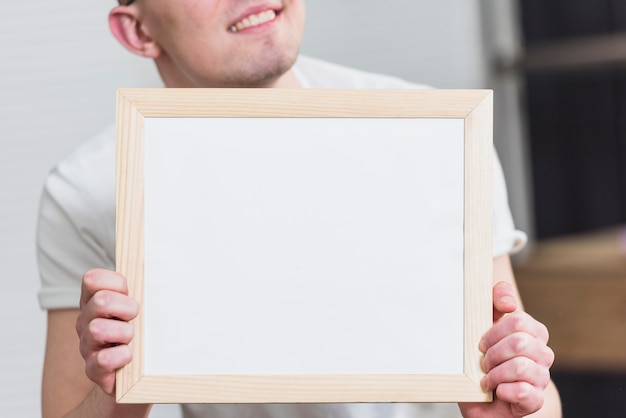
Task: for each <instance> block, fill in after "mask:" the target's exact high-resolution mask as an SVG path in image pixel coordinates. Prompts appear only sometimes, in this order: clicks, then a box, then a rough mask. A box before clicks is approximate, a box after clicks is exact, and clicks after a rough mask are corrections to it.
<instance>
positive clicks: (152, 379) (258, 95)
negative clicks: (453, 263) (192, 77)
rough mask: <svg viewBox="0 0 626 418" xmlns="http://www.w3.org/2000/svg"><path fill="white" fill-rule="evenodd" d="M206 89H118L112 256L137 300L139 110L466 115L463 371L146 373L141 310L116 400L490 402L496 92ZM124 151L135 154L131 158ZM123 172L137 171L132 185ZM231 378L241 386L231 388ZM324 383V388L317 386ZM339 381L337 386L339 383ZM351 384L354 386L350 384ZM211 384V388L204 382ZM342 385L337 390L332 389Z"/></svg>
mask: <svg viewBox="0 0 626 418" xmlns="http://www.w3.org/2000/svg"><path fill="white" fill-rule="evenodd" d="M223 94H228V96H229V100H230V103H232V104H231V105H230V106H228V107H225V106H223V102H222V101H221V100H220V98H221V97H223ZM208 97H209V98H208V99H207V89H120V90H118V92H117V119H118V122H117V141H118V148H117V154H118V159H117V161H118V166H117V170H118V176H117V178H118V184H117V199H118V203H117V207H118V213H117V226H116V234H117V240H116V257H117V265H118V272H120V273H122V274H124V275H125V276H126V277H127V278H128V280H129V292H130V295H131V296H133V297H135V298H136V299H138V301H139V302H140V303H141V302H142V299H143V239H142V237H143V193H142V191H143V180H144V179H143V139H144V133H143V132H144V131H143V129H144V124H143V122H144V118H145V117H207V116H211V117H296V116H297V117H329V118H331V117H332V118H346V117H368V118H371V117H377V118H391V117H393V118H416V117H419V118H462V119H464V120H465V144H464V149H465V151H464V155H465V179H466V183H465V219H469V218H468V217H471V218H472V219H473V222H471V223H467V222H466V223H465V231H464V233H465V248H466V249H467V248H472V251H471V252H469V251H466V252H465V256H464V277H465V283H464V321H465V334H464V339H465V349H464V373H463V374H461V375H454V376H447V375H446V376H442V375H418V376H411V375H406V376H405V375H394V376H380V375H372V376H369V377H368V378H367V379H365V378H364V376H321V377H319V376H236V377H232V376H145V375H144V373H143V347H142V346H141V342H142V338H141V336H142V334H143V320H142V318H143V309H142V313H140V315H139V316H138V317H137V319H136V320H135V321H134V324H135V343H133V344H132V345H131V349H132V353H133V359H134V360H133V361H132V362H131V363H130V364H129V365H128V366H126V367H124V368H122V369H120V370H118V372H117V385H116V399H117V401H118V402H120V403H158V402H163V403H187V402H190V403H195V402H218V403H223V402H241V403H245V402H255V403H256V402H340V401H346V400H345V395H346V393H348V395H349V396H350V401H351V402H389V401H394V402H400V401H406V402H446V401H468V402H469V401H472V402H485V401H490V400H491V399H492V396H491V393H484V392H483V391H482V389H481V388H480V379H481V378H482V377H483V376H484V373H483V372H482V371H481V369H480V364H479V358H480V355H479V354H477V353H478V351H477V347H478V343H479V341H480V338H481V336H482V334H483V333H484V332H485V331H486V330H487V329H488V328H489V326H490V324H491V314H492V313H491V286H492V277H491V276H492V273H491V268H492V266H491V262H490V260H491V254H492V246H491V245H492V244H491V233H489V234H486V233H485V231H489V232H490V231H491V227H492V226H491V216H486V215H485V214H489V215H491V212H492V206H491V185H492V182H491V171H490V170H491V167H492V161H491V157H492V147H493V143H492V125H493V122H492V120H493V116H492V107H493V94H492V92H491V91H490V90H421V91H415V90H323V89H310V90H281V91H279V92H277V91H276V90H273V91H268V90H266V89H242V90H239V89H219V90H216V91H213V92H212V94H211V95H209V96H208ZM255 103H256V104H255ZM258 103H263V105H262V106H259V105H258ZM137 139H139V140H137ZM485 158H487V160H485ZM130 159H132V160H133V164H132V165H131V166H129V164H128V163H129V160H130ZM131 167H132V170H133V171H130V168H131ZM129 178H130V179H133V180H132V181H130V185H132V187H130V188H129V187H128V185H129V181H128V179H129ZM134 189H138V190H139V192H138V193H137V192H136V191H134ZM140 237H141V238H140ZM487 237H488V238H487ZM485 252H486V253H487V254H488V257H486V256H485ZM131 255H132V256H131ZM487 260H488V261H489V262H487ZM142 306H143V304H142ZM185 382H187V384H185ZM235 382H236V383H237V388H238V390H234V389H233V387H234V385H233V384H234V383H235ZM381 382H383V383H384V384H383V385H381ZM268 385H269V387H270V388H271V396H270V395H268V394H267V393H266V392H267V390H266V391H265V392H259V391H258V390H251V388H258V387H263V388H266V389H267V388H268ZM322 385H323V387H326V388H329V389H327V390H325V391H322V390H321V387H322ZM338 385H341V386H338ZM339 387H341V391H338V390H336V389H337V388H339ZM347 387H351V388H354V390H351V391H347V390H346V388H347ZM198 388H200V389H201V390H200V392H198ZM209 388H210V389H211V390H207V389H209ZM220 388H227V389H228V390H230V391H231V392H228V393H226V392H225V391H224V390H223V389H220ZM333 388H335V389H333ZM436 388H439V390H437V389H436ZM207 392H211V393H207ZM339 392H341V393H342V396H338V395H337V394H338V393H339ZM277 393H280V394H281V396H282V397H279V396H277V395H276V394H277Z"/></svg>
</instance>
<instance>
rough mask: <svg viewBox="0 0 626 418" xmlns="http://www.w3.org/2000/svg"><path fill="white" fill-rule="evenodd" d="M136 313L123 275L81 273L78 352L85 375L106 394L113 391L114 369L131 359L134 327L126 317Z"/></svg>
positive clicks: (99, 271) (77, 321) (103, 271)
mask: <svg viewBox="0 0 626 418" xmlns="http://www.w3.org/2000/svg"><path fill="white" fill-rule="evenodd" d="M138 313H139V304H138V303H137V302H136V301H135V300H134V299H132V298H131V297H129V296H128V286H127V283H126V279H125V278H124V277H123V276H121V275H120V274H117V273H115V272H113V271H108V270H100V269H94V270H89V271H88V272H87V273H85V275H84V276H83V284H82V291H81V297H80V314H79V315H78V318H77V320H76V332H77V333H78V338H79V339H80V354H81V355H82V357H83V359H84V360H85V373H86V374H87V377H88V378H89V379H90V380H92V381H93V382H94V383H96V384H97V385H98V386H100V388H101V389H102V390H103V391H104V392H105V393H107V394H109V395H112V394H113V393H114V391H115V370H116V369H118V368H120V367H122V366H124V365H126V364H128V363H129V362H130V360H131V357H132V354H131V350H130V348H129V347H128V344H129V343H130V342H131V340H132V339H133V335H134V328H133V326H132V325H131V324H129V323H128V321H130V320H132V319H134V318H135V317H136V316H137V315H138Z"/></svg>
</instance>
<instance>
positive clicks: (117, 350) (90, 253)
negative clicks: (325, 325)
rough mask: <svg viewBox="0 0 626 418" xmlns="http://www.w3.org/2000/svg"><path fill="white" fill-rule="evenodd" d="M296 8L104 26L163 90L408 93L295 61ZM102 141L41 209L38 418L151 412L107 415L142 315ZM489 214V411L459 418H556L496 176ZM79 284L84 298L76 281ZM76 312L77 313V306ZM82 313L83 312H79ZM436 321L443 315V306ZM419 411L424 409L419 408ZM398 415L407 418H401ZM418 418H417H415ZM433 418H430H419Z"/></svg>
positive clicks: (142, 5) (73, 163)
mask: <svg viewBox="0 0 626 418" xmlns="http://www.w3.org/2000/svg"><path fill="white" fill-rule="evenodd" d="M303 1H304V0H179V1H172V0H134V1H133V0H130V3H126V4H123V5H120V6H117V7H115V8H114V9H113V10H112V11H111V14H110V17H109V22H110V27H111V31H112V33H113V34H114V36H115V37H116V38H117V39H118V40H119V41H120V43H121V44H122V45H123V46H125V47H126V48H127V49H128V50H130V51H131V52H133V53H135V54H138V55H141V56H144V57H147V58H151V59H153V60H154V62H155V64H156V65H157V68H158V70H159V72H160V74H161V77H162V79H163V81H164V83H165V85H166V86H168V87H282V88H299V87H338V88H339V87H343V88H360V87H362V88H378V87H383V88H407V87H413V88H415V87H416V86H414V85H410V84H408V83H405V82H402V81H400V80H397V79H392V78H388V77H383V76H376V75H371V74H366V73H362V72H358V71H354V70H350V69H345V68H340V67H337V66H333V65H331V64H327V63H322V62H319V61H315V60H311V59H307V58H304V57H299V56H298V52H299V46H300V41H301V38H302V33H303V27H304V15H305V12H304V4H303ZM112 137H113V135H112V133H111V131H110V130H109V131H107V132H105V133H103V134H102V135H101V136H99V137H98V138H95V139H94V140H93V141H90V142H88V143H87V144H85V145H84V146H83V147H81V149H79V150H78V151H77V152H76V153H75V154H73V155H72V156H71V157H69V158H68V159H67V160H65V161H64V162H62V163H61V164H59V166H58V167H57V169H56V170H55V171H54V172H53V173H51V175H50V176H49V179H48V180H47V182H46V188H45V191H44V195H43V197H42V203H41V210H40V219H39V230H38V257H39V266H40V272H41V277H42V291H41V292H40V301H41V304H42V306H43V307H44V308H46V309H48V310H49V313H48V338H47V345H46V358H45V365H44V377H43V399H42V406H43V416H44V417H46V418H47V417H59V416H69V417H90V418H96V417H144V416H147V415H148V414H149V411H150V406H149V405H117V404H116V403H115V401H114V398H113V397H112V396H111V394H112V393H113V391H114V387H115V373H114V372H115V369H117V368H119V367H121V366H123V365H124V364H127V363H128V362H129V361H130V351H129V349H128V345H127V344H128V343H129V342H130V341H131V340H132V338H133V328H132V326H131V325H130V324H129V323H128V322H127V321H129V320H131V319H133V318H134V317H135V316H136V315H137V312H138V310H139V307H138V305H137V303H136V302H135V301H134V300H132V299H131V298H129V297H128V296H127V285H126V280H125V279H124V278H123V277H121V276H119V275H117V274H115V273H113V272H112V271H111V270H112V269H113V268H114V255H113V247H114V232H113V228H114V204H115V200H114V190H113V188H114V181H113V180H114V172H113V171H114V168H113V167H114V162H113V161H114V157H113V155H114V154H113V151H112V150H113V145H112V144H113V138H112ZM494 176H495V186H496V187H495V189H496V191H495V194H496V196H495V197H496V199H495V200H496V202H495V207H494V230H495V236H494V238H495V240H494V241H495V248H494V256H495V258H494V277H495V280H496V281H498V282H499V283H498V284H496V285H495V286H494V291H493V293H494V321H495V322H494V326H493V328H492V329H491V330H490V331H489V332H488V333H487V334H486V335H485V336H484V338H483V340H482V342H481V346H480V349H481V351H483V352H484V353H485V356H484V360H483V368H484V369H485V371H486V372H487V375H486V377H485V379H484V381H483V382H482V384H483V386H484V388H485V389H486V390H494V391H495V394H496V400H495V401H494V402H493V403H491V404H461V405H460V406H459V409H460V411H461V413H462V414H463V416H464V417H466V418H478V417H480V418H489V417H498V418H507V417H520V416H525V415H528V414H532V413H536V415H533V416H537V417H551V418H554V417H559V416H560V415H561V413H560V405H559V398H558V394H557V392H556V389H555V388H554V386H553V385H552V384H551V382H550V377H549V367H550V366H551V365H552V362H553V358H554V356H553V353H552V351H551V350H550V349H549V348H548V347H547V345H546V344H547V340H548V333H547V330H546V329H545V327H544V326H543V325H542V324H540V323H538V322H537V321H535V320H534V319H533V318H531V317H530V316H529V315H527V314H525V313H524V312H523V310H522V306H521V302H520V300H519V295H518V294H517V291H516V288H515V281H514V278H513V274H512V271H511V266H510V262H509V257H508V253H509V252H511V251H513V250H514V249H515V247H516V246H519V245H520V243H521V244H523V241H524V237H523V234H521V233H519V232H518V231H515V230H514V229H513V226H512V222H511V220H510V213H509V211H508V206H507V203H506V191H505V187H504V182H503V178H502V174H501V171H500V169H499V166H498V164H496V170H495V171H494ZM90 267H105V268H106V269H92V270H89V271H88V272H87V273H85V274H84V276H83V280H82V290H81V291H80V297H78V292H79V291H78V289H79V288H80V287H81V284H80V283H79V282H78V280H79V279H78V278H79V277H80V276H81V275H82V273H83V272H84V271H85V270H87V269H88V268H90ZM79 301H80V302H79ZM79 303H80V304H79ZM442 309H445V307H442ZM414 408H415V410H417V408H419V407H418V406H415V407H413V406H407V405H397V406H396V405H270V406H262V405H259V406H255V405H252V406H213V407H211V406H201V405H200V406H192V405H188V406H185V413H186V414H187V415H188V416H189V417H202V416H207V417H208V416H214V415H213V414H217V416H219V417H222V416H224V417H231V416H241V415H250V416H254V417H265V416H268V417H269V416H272V417H279V418H283V417H290V418H291V417H298V416H302V417H309V416H310V417H312V416H321V415H324V416H337V417H348V416H354V417H363V416H385V417H386V416H399V414H401V413H402V410H403V409H404V410H409V409H414ZM424 408H426V409H428V408H429V407H428V406H425V407H424ZM406 416H408V415H406ZM422 416H424V415H422ZM429 416H434V415H429Z"/></svg>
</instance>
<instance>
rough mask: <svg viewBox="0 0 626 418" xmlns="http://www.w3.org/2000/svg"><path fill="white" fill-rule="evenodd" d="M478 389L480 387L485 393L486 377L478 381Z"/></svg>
mask: <svg viewBox="0 0 626 418" xmlns="http://www.w3.org/2000/svg"><path fill="white" fill-rule="evenodd" d="M480 387H481V388H482V389H483V390H484V391H487V378H486V377H483V378H482V379H481V380H480Z"/></svg>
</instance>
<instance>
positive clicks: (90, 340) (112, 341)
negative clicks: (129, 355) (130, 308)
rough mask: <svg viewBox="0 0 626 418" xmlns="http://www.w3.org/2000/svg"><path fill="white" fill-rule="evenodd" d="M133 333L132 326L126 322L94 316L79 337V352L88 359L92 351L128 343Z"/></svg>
mask: <svg viewBox="0 0 626 418" xmlns="http://www.w3.org/2000/svg"><path fill="white" fill-rule="evenodd" d="M134 335H135V329H134V327H133V326H132V325H131V324H129V323H128V322H124V321H117V320H114V319H102V318H96V319H94V320H93V321H91V322H90V323H89V326H88V328H87V332H85V333H84V334H83V335H81V338H80V353H81V355H82V356H83V358H85V359H88V358H90V357H91V356H92V353H93V352H96V351H100V350H102V349H105V348H108V347H111V346H114V345H120V344H129V343H130V342H131V341H132V339H133V337H134Z"/></svg>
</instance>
